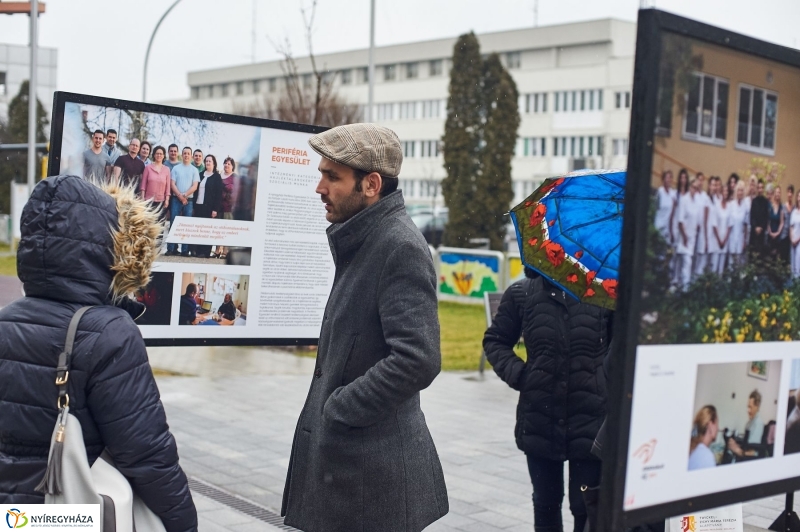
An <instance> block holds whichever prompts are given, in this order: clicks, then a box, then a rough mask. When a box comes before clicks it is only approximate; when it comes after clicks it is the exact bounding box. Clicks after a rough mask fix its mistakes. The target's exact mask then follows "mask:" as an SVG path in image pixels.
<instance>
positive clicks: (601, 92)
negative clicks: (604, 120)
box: [597, 89, 603, 111]
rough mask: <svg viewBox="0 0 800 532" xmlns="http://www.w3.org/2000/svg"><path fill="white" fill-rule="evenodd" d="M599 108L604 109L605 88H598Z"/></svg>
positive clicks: (599, 109)
mask: <svg viewBox="0 0 800 532" xmlns="http://www.w3.org/2000/svg"><path fill="white" fill-rule="evenodd" d="M597 110H598V111H602V110H603V89H598V90H597Z"/></svg>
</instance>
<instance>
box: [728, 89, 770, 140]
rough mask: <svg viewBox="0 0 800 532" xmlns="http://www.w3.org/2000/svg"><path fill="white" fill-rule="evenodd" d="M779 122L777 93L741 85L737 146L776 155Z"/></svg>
mask: <svg viewBox="0 0 800 532" xmlns="http://www.w3.org/2000/svg"><path fill="white" fill-rule="evenodd" d="M777 122H778V95H777V94H775V93H774V92H771V91H768V90H764V89H759V88H756V87H752V86H748V85H739V117H738V123H737V128H736V131H737V133H736V147H737V148H741V149H745V150H751V151H759V152H765V153H768V154H770V155H774V154H775V128H776V125H777Z"/></svg>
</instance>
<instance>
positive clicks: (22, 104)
mask: <svg viewBox="0 0 800 532" xmlns="http://www.w3.org/2000/svg"><path fill="white" fill-rule="evenodd" d="M49 123H50V121H49V120H48V119H47V113H46V112H45V110H44V107H43V106H42V102H40V101H39V99H38V98H37V99H36V142H47V136H46V135H45V130H46V129H47V125H48V124H49ZM5 137H6V142H25V143H27V142H28V81H27V80H25V81H23V82H22V85H20V87H19V92H18V93H17V95H16V96H14V98H12V100H11V101H10V102H9V104H8V124H7V126H6V135H5Z"/></svg>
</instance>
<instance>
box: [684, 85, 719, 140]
mask: <svg viewBox="0 0 800 532" xmlns="http://www.w3.org/2000/svg"><path fill="white" fill-rule="evenodd" d="M728 87H729V86H728V82H727V81H726V80H724V79H722V78H717V77H714V76H709V75H706V74H695V75H694V76H693V79H692V81H691V86H690V87H689V90H688V91H687V94H686V112H685V113H684V120H683V135H684V137H685V138H687V139H690V140H699V141H702V142H711V143H714V144H721V145H724V144H725V134H726V132H725V130H726V129H727V125H728Z"/></svg>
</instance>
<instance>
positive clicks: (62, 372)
mask: <svg viewBox="0 0 800 532" xmlns="http://www.w3.org/2000/svg"><path fill="white" fill-rule="evenodd" d="M90 308H92V307H81V308H79V309H78V311H77V312H75V314H74V315H73V316H72V319H71V320H70V322H69V327H67V339H66V341H65V342H64V350H63V351H62V352H61V354H60V355H58V367H57V368H56V386H57V387H58V400H57V402H56V405H57V406H58V411H59V412H58V418H57V419H56V427H55V429H54V432H53V437H52V439H51V441H50V453H49V454H48V457H47V469H45V472H44V477H43V478H42V481H41V482H39V484H38V485H37V486H36V488H35V490H36V491H38V492H41V493H44V494H45V496H48V495H51V496H52V495H60V494H61V493H62V487H63V479H62V478H61V477H62V476H63V467H62V462H63V452H64V438H65V436H64V434H65V432H66V428H67V416H68V415H69V394H68V393H67V382H68V381H69V363H70V360H69V358H70V356H71V355H72V347H73V345H74V344H75V336H76V335H77V333H78V323H79V322H80V321H81V318H82V317H83V315H84V314H85V313H86V311H87V310H89V309H90Z"/></svg>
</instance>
